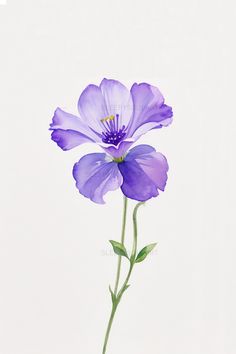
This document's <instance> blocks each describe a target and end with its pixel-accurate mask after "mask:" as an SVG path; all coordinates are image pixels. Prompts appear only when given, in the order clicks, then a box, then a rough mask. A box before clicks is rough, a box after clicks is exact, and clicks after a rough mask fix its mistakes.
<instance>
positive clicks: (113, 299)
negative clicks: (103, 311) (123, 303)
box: [109, 285, 116, 304]
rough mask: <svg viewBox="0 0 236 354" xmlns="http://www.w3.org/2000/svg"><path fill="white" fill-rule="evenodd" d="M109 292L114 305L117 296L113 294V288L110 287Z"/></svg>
mask: <svg viewBox="0 0 236 354" xmlns="http://www.w3.org/2000/svg"><path fill="white" fill-rule="evenodd" d="M109 291H110V293H111V300H112V303H113V304H114V302H115V301H116V296H115V294H114V293H113V291H112V290H111V286H110V285H109Z"/></svg>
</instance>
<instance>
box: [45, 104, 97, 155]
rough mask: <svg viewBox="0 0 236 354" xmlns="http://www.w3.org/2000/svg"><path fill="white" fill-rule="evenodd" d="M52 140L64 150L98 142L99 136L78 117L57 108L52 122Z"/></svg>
mask: <svg viewBox="0 0 236 354" xmlns="http://www.w3.org/2000/svg"><path fill="white" fill-rule="evenodd" d="M50 130H53V132H52V140H54V141H55V142H56V143H57V144H58V146H60V147H61V148H62V149H63V150H69V149H72V148H73V147H75V146H78V145H80V144H83V143H86V142H90V143H91V142H97V141H99V137H98V136H97V135H96V134H95V133H94V132H93V131H92V130H91V129H90V128H89V127H88V126H86V125H85V124H84V123H83V122H82V121H81V120H80V119H79V118H78V117H76V116H74V115H73V114H70V113H67V112H64V111H63V110H62V109H60V108H57V109H56V111H55V113H54V116H53V119H52V123H51V124H50Z"/></svg>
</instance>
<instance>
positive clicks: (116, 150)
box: [99, 140, 134, 159]
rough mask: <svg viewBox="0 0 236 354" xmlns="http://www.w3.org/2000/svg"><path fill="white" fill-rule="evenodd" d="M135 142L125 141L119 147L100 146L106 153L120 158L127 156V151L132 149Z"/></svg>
mask: <svg viewBox="0 0 236 354" xmlns="http://www.w3.org/2000/svg"><path fill="white" fill-rule="evenodd" d="M133 143H134V142H133V140H131V141H126V140H123V141H121V142H120V143H119V144H118V145H117V146H115V145H108V144H99V145H100V146H101V147H102V148H103V150H104V151H106V152H107V153H108V154H109V155H110V156H112V157H114V158H116V159H117V158H119V157H122V156H124V155H125V153H126V151H128V149H129V148H130V146H131V145H132V144H133Z"/></svg>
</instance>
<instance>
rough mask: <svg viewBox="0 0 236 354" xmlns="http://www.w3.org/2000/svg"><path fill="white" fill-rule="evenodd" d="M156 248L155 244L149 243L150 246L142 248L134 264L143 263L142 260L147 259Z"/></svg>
mask: <svg viewBox="0 0 236 354" xmlns="http://www.w3.org/2000/svg"><path fill="white" fill-rule="evenodd" d="M155 246H156V243H151V244H150V245H147V246H146V247H144V248H143V249H142V250H141V251H140V252H139V254H138V255H137V257H136V260H135V263H140V262H142V261H144V259H145V258H146V257H147V255H148V254H149V253H150V252H152V250H153V248H154V247H155Z"/></svg>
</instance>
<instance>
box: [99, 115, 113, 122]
mask: <svg viewBox="0 0 236 354" xmlns="http://www.w3.org/2000/svg"><path fill="white" fill-rule="evenodd" d="M113 119H115V116H113V115H112V116H108V117H105V118H103V119H101V122H107V121H110V120H113Z"/></svg>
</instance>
